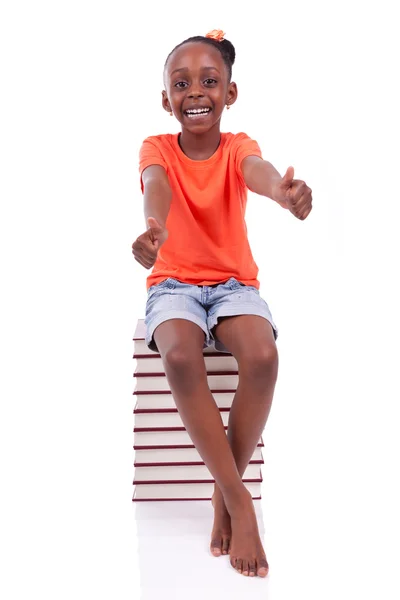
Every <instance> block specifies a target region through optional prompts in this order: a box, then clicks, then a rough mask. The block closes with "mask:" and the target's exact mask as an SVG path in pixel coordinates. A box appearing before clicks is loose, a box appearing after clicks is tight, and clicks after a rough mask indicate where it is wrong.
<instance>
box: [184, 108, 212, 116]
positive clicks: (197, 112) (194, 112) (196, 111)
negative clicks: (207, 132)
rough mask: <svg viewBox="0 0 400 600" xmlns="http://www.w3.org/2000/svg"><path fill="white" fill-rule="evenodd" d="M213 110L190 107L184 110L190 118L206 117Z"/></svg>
mask: <svg viewBox="0 0 400 600" xmlns="http://www.w3.org/2000/svg"><path fill="white" fill-rule="evenodd" d="M210 112H211V108H189V109H188V110H185V111H184V114H185V115H186V116H187V117H189V119H200V118H202V117H206V116H207V115H208V114H209V113H210Z"/></svg>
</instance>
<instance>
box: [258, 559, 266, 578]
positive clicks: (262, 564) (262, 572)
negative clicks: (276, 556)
mask: <svg viewBox="0 0 400 600" xmlns="http://www.w3.org/2000/svg"><path fill="white" fill-rule="evenodd" d="M268 571H269V566H268V563H267V559H266V558H261V559H260V560H259V561H258V569H257V575H258V576H259V577H266V576H267V575H268Z"/></svg>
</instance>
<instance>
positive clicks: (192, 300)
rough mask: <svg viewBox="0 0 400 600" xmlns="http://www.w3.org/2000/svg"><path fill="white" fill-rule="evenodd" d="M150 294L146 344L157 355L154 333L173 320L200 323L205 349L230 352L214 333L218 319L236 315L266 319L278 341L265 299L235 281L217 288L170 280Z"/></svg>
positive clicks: (219, 285) (248, 286) (149, 291)
mask: <svg viewBox="0 0 400 600" xmlns="http://www.w3.org/2000/svg"><path fill="white" fill-rule="evenodd" d="M147 294H148V296H147V303H146V318H145V326H146V344H147V346H148V347H149V348H150V350H153V351H154V352H158V349H157V345H156V343H155V341H154V339H153V333H154V330H155V329H156V327H158V326H159V325H160V324H161V323H163V322H164V321H168V320H170V319H186V320H188V321H192V322H193V323H196V324H197V325H198V326H199V327H201V329H202V330H203V331H204V333H205V336H206V338H205V341H204V348H207V347H208V346H212V345H213V346H214V347H215V349H216V350H218V351H220V352H227V349H226V348H225V346H224V345H223V344H222V342H220V341H219V340H217V339H216V338H214V336H213V334H212V331H211V330H212V329H213V327H215V325H216V324H217V322H218V317H231V316H234V315H258V316H260V317H264V318H265V319H267V321H269V322H270V323H271V325H272V328H273V331H274V336H275V339H276V338H277V337H278V329H277V327H276V325H275V323H274V322H273V319H272V315H271V312H270V310H269V308H268V304H267V303H266V302H265V300H263V299H262V298H261V296H260V292H259V291H258V289H257V288H255V287H253V286H250V285H244V283H240V282H239V281H237V280H236V279H235V278H234V277H231V278H230V279H228V281H226V282H225V283H220V284H218V285H216V286H208V285H204V286H203V285H191V284H188V283H182V282H181V281H178V280H177V279H172V278H168V279H166V280H165V281H162V282H161V283H158V284H156V285H152V286H151V287H150V288H149V289H148V292H147ZM204 348H203V349H204Z"/></svg>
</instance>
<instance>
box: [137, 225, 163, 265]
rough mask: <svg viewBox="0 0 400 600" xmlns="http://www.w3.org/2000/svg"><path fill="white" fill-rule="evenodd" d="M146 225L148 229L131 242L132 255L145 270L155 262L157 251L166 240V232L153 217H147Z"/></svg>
mask: <svg viewBox="0 0 400 600" xmlns="http://www.w3.org/2000/svg"><path fill="white" fill-rule="evenodd" d="M147 223H148V225H149V229H147V231H145V232H144V233H142V235H140V236H139V237H138V238H137V240H136V241H135V242H133V244H132V254H133V256H134V257H135V260H136V261H137V262H138V263H139V264H141V265H142V266H143V267H145V269H151V267H152V266H153V265H154V263H155V262H156V259H157V254H158V251H159V249H160V248H161V246H162V245H163V244H164V242H166V240H167V238H168V231H167V229H166V228H165V227H163V226H162V225H160V224H159V223H158V221H156V219H153V217H149V218H148V219H147Z"/></svg>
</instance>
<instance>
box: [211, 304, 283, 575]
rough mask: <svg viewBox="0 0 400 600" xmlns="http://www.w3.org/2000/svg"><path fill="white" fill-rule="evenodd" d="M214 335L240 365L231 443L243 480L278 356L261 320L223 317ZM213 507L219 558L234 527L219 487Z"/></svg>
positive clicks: (260, 429) (213, 548) (271, 389)
mask: <svg viewBox="0 0 400 600" xmlns="http://www.w3.org/2000/svg"><path fill="white" fill-rule="evenodd" d="M215 335H216V336H217V337H218V339H220V340H221V341H222V342H223V344H224V345H225V346H226V348H227V349H228V350H229V351H230V352H231V353H232V354H233V355H234V356H235V357H236V359H237V361H238V364H239V385H238V388H237V391H236V394H235V397H234V400H233V403H232V408H231V411H230V416H229V427H228V440H229V443H230V446H231V449H232V453H233V455H234V457H235V460H236V466H237V469H238V472H239V474H240V476H241V477H242V476H243V473H244V471H245V470H246V467H247V465H248V463H249V461H250V459H251V456H252V454H253V452H254V450H255V448H256V446H257V443H258V441H259V439H260V437H261V434H262V432H263V430H264V427H265V424H266V421H267V418H268V415H269V412H270V408H271V404H272V397H273V393H274V388H275V382H276V378H277V372H278V354H277V350H276V346H275V340H274V336H273V333H272V328H271V326H270V325H269V323H268V322H267V321H266V320H265V319H263V318H262V317H257V316H253V315H241V316H239V317H225V318H224V317H223V318H222V319H221V320H220V321H219V323H218V325H217V326H216V328H215ZM213 505H214V509H215V517H214V526H213V531H212V535H211V552H212V553H213V554H214V556H220V555H221V553H222V554H227V553H229V551H230V547H231V540H232V528H231V518H230V515H229V512H228V510H227V508H226V506H225V503H224V499H223V495H222V493H221V490H220V489H219V487H218V485H217V484H216V485H215V492H214V496H213ZM231 559H232V553H231ZM239 566H240V563H239ZM241 566H242V569H243V574H250V575H253V574H254V569H253V570H250V571H249V570H248V568H247V565H246V564H243V562H242V563H241ZM249 569H250V565H249Z"/></svg>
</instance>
